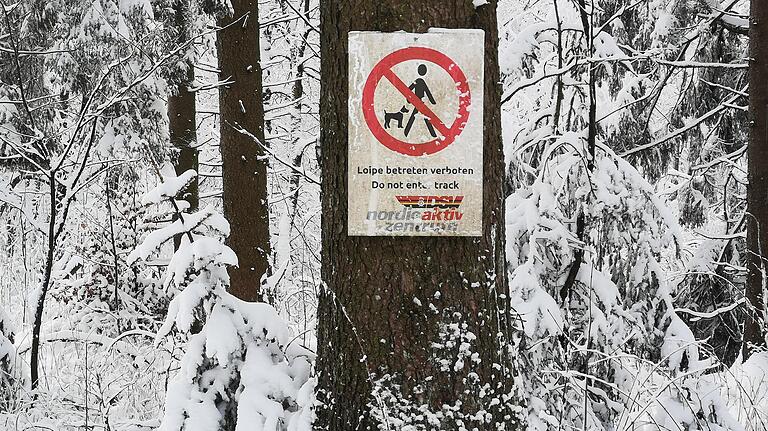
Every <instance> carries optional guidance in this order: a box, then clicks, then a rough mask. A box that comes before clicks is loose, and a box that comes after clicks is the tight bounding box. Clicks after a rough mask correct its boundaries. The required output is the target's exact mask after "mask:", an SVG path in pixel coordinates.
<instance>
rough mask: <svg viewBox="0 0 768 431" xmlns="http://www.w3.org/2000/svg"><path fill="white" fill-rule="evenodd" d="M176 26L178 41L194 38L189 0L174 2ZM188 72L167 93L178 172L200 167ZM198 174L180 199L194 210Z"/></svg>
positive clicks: (177, 241) (176, 242)
mask: <svg viewBox="0 0 768 431" xmlns="http://www.w3.org/2000/svg"><path fill="white" fill-rule="evenodd" d="M173 8H174V21H175V22H174V25H175V26H176V29H177V31H178V38H177V40H176V43H177V44H182V43H185V42H186V41H187V40H189V38H190V37H191V32H190V31H189V28H190V22H189V20H190V16H189V15H190V9H189V0H177V1H176V2H175V3H174V5H173ZM185 67H186V71H184V72H182V74H181V76H182V77H183V78H182V79H181V80H180V82H178V83H176V85H174V87H175V88H174V89H173V91H172V93H171V94H169V95H168V132H169V137H170V141H171V145H173V146H174V147H176V148H177V149H178V150H179V152H178V154H177V155H176V158H175V163H174V168H175V171H176V175H181V174H182V173H184V172H186V171H188V170H190V169H193V170H194V171H195V172H197V170H198V151H197V123H196V121H195V115H196V114H197V106H196V103H195V102H196V100H195V93H193V92H191V91H189V88H190V87H191V85H192V83H193V82H194V80H195V69H194V66H193V65H192V64H190V63H189V62H187V63H186V64H185ZM198 190H199V188H198V177H195V179H194V180H192V182H190V184H189V185H188V186H187V187H186V188H184V189H183V190H182V191H181V192H180V193H179V199H183V200H186V201H187V202H189V209H190V211H195V210H197V209H198V207H199V206H200V193H199V191H198ZM181 238H182V235H177V236H176V237H174V239H173V245H174V249H176V250H178V248H179V245H180V244H181Z"/></svg>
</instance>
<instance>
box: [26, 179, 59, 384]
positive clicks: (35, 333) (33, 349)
mask: <svg viewBox="0 0 768 431" xmlns="http://www.w3.org/2000/svg"><path fill="white" fill-rule="evenodd" d="M55 175H56V173H55V171H54V172H53V173H52V174H51V176H50V178H49V179H48V180H49V182H50V189H49V194H50V196H49V199H50V201H51V206H50V211H51V214H50V217H49V219H48V250H47V255H46V258H45V269H44V272H43V285H42V286H41V287H40V292H39V293H38V297H37V305H36V306H35V321H34V323H33V324H32V344H31V346H30V357H29V368H30V370H29V377H30V383H31V385H32V390H33V391H34V390H35V389H37V385H38V384H39V380H40V378H39V370H40V330H41V328H42V326H43V311H44V310H45V297H46V295H47V294H48V288H49V287H50V285H51V273H52V271H53V259H54V253H55V247H56V213H57V207H58V205H57V204H58V202H57V200H56V196H57V193H56V177H55Z"/></svg>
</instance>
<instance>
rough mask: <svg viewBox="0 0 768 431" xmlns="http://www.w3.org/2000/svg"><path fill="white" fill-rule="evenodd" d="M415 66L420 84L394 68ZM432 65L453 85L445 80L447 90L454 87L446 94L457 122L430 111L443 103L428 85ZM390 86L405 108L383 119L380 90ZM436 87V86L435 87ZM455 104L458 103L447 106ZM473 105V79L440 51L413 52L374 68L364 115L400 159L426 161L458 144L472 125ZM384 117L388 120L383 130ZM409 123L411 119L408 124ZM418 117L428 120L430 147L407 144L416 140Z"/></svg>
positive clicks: (394, 56)
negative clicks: (378, 97)
mask: <svg viewBox="0 0 768 431" xmlns="http://www.w3.org/2000/svg"><path fill="white" fill-rule="evenodd" d="M414 60H415V61H418V62H419V63H417V64H418V66H417V73H418V78H416V79H415V80H414V81H413V82H412V83H411V84H410V85H406V84H405V82H403V80H402V79H401V78H400V77H399V76H398V75H397V74H396V73H395V72H394V71H393V68H394V67H395V66H397V65H399V64H401V63H404V62H413V61H414ZM427 64H431V65H434V66H435V67H439V68H442V69H443V70H444V71H445V72H446V73H447V75H448V76H449V77H450V79H451V81H447V80H444V81H445V82H442V83H441V84H442V85H449V86H451V87H452V90H453V91H449V92H443V93H441V94H448V95H449V97H453V98H455V99H456V102H457V103H456V106H457V112H456V113H455V115H454V116H453V118H451V119H452V120H453V121H450V120H451V119H448V118H445V120H446V121H443V120H444V119H441V118H440V117H439V116H438V115H437V114H436V113H435V112H434V110H433V109H432V108H430V105H431V106H433V107H434V105H437V103H438V102H437V101H436V100H435V97H434V96H433V92H432V91H431V90H430V87H431V85H430V84H428V80H430V76H429V73H428V72H429V69H430V67H429V66H427ZM385 80H386V81H388V82H389V83H390V84H391V85H392V86H394V87H395V89H396V90H397V91H398V92H399V93H400V95H401V96H402V97H403V99H404V100H403V102H404V104H403V105H402V107H401V108H400V109H399V110H395V111H389V110H387V108H386V107H384V108H382V109H381V111H380V112H379V113H377V109H376V106H377V100H375V99H376V89H377V87H378V86H379V85H381V83H382V82H384V81H385ZM434 85H436V84H432V86H434ZM451 102H453V101H445V103H451ZM471 103H472V96H471V94H470V88H469V84H468V82H467V77H466V76H465V74H464V72H463V71H462V70H461V67H459V66H458V65H457V64H456V62H455V61H453V60H452V59H451V58H450V57H448V56H447V55H445V54H443V53H442V52H440V51H438V50H435V49H432V48H427V47H423V46H412V47H408V48H403V49H400V50H397V51H395V52H393V53H391V54H389V55H387V56H386V57H384V58H383V59H381V61H379V62H378V63H377V64H376V65H375V66H374V67H373V70H371V73H370V74H369V75H368V78H367V80H366V82H365V86H364V87H363V98H362V110H363V117H364V118H365V122H366V124H367V125H368V128H369V129H370V131H371V133H372V134H373V135H374V136H375V137H376V139H377V140H378V141H379V142H380V143H381V144H382V145H384V146H385V147H387V148H389V149H390V150H392V151H396V152H398V153H400V154H405V155H408V156H424V155H430V154H435V153H437V152H439V151H441V150H443V149H445V148H446V147H448V146H449V145H451V144H452V143H453V142H454V141H455V140H456V138H457V137H458V136H459V135H460V134H461V132H462V131H463V130H464V127H465V126H466V124H467V121H468V119H469V112H470V111H469V107H470V105H471ZM428 104H429V105H428ZM379 114H381V115H382V116H383V118H384V125H383V126H382V124H381V121H380V119H379ZM406 117H407V118H408V119H407V121H404V120H405V118H406ZM418 117H421V118H423V120H424V121H423V124H424V127H425V129H426V130H427V131H428V133H429V135H430V136H431V137H432V138H433V139H431V140H428V141H426V142H409V141H407V140H405V139H404V138H407V137H408V136H409V135H411V132H412V131H413V129H414V125H415V123H416V120H417V118H418ZM403 123H405V124H403ZM393 129H402V135H403V139H401V138H400V137H398V136H396V134H395V133H394V130H393Z"/></svg>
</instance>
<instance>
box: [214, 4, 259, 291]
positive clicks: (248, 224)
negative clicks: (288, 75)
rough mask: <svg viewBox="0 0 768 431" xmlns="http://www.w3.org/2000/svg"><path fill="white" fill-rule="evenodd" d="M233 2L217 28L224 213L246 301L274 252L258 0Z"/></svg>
mask: <svg viewBox="0 0 768 431" xmlns="http://www.w3.org/2000/svg"><path fill="white" fill-rule="evenodd" d="M231 3H232V8H233V11H234V12H233V15H232V16H229V17H226V18H223V19H220V20H219V25H220V26H221V27H226V28H225V29H223V30H221V31H219V32H218V40H217V50H218V57H219V69H220V71H221V72H220V75H219V77H220V79H221V80H222V81H226V82H228V84H227V85H224V86H222V87H219V112H220V114H221V117H220V121H221V124H220V130H221V160H222V175H223V185H224V190H223V191H224V215H225V216H226V218H227V220H229V223H230V226H231V234H230V236H229V246H230V247H231V248H232V250H234V251H235V253H237V258H238V261H239V266H238V267H237V268H230V271H229V275H230V291H231V292H232V293H233V294H234V295H235V296H237V297H238V298H240V299H243V300H245V301H257V300H259V295H260V292H259V286H260V282H261V279H262V277H263V276H264V275H265V274H267V272H268V270H269V255H270V252H271V247H270V238H269V207H268V205H267V160H266V158H265V154H266V153H265V151H264V150H263V148H262V145H266V143H265V142H264V106H263V99H262V83H261V66H260V64H259V18H258V2H257V1H256V0H232V2H231ZM239 128H242V129H245V130H247V131H248V132H249V133H251V134H252V135H253V136H255V137H256V139H258V140H259V142H258V143H257V142H254V140H253V139H252V138H251V137H249V136H246V135H244V134H242V133H240V132H238V129H239Z"/></svg>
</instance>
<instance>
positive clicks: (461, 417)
mask: <svg viewBox="0 0 768 431" xmlns="http://www.w3.org/2000/svg"><path fill="white" fill-rule="evenodd" d="M430 27H442V28H480V29H483V30H485V37H486V40H485V89H484V97H485V99H484V109H485V111H484V118H485V124H484V139H485V142H484V147H483V148H484V154H483V159H484V167H483V175H484V178H483V184H484V187H483V198H484V203H483V205H484V208H483V209H484V211H483V236H482V237H479V238H473V237H450V238H449V237H410V238H394V237H351V236H348V235H347V212H348V207H347V159H348V156H347V144H348V142H347V122H348V118H347V115H348V112H347V100H348V96H349V95H348V88H347V85H348V84H347V82H348V70H347V60H348V58H347V36H348V32H349V31H353V30H376V31H385V32H391V31H398V30H405V31H410V32H425V31H426V30H427V29H428V28H430ZM321 33H322V35H321V45H322V58H321V74H322V76H321V82H322V83H323V85H322V89H321V96H320V111H321V112H320V124H321V145H322V172H323V173H322V216H321V217H322V246H323V253H322V280H323V283H324V288H323V289H322V292H321V294H320V303H319V310H318V325H319V327H318V354H319V357H318V364H317V366H318V372H319V397H320V400H321V401H322V403H323V404H322V405H321V407H319V410H318V421H317V424H316V427H317V429H322V430H330V431H349V430H381V429H387V430H399V429H402V428H403V427H405V426H406V425H409V424H410V425H414V426H417V428H414V429H429V430H432V429H435V430H436V429H440V430H455V429H473V428H474V429H479V430H493V429H498V428H499V427H500V426H504V425H502V424H503V422H506V425H505V426H506V428H504V429H507V430H509V429H515V428H516V425H515V421H516V416H515V414H514V413H512V412H511V408H510V403H508V402H506V401H505V399H503V398H502V394H504V395H507V394H509V393H510V392H511V391H512V382H511V375H512V372H511V370H509V360H508V356H507V355H506V353H505V352H506V350H505V345H506V341H507V340H506V339H507V336H508V334H509V320H508V318H507V317H508V316H509V314H508V312H507V311H504V310H501V311H500V310H499V309H500V308H503V305H504V304H502V303H503V302H504V301H505V300H504V299H502V298H506V297H507V296H506V293H507V276H506V272H505V257H504V210H503V200H502V185H503V171H504V165H503V164H504V157H503V154H502V145H501V124H500V112H499V106H500V103H499V101H500V88H499V69H498V57H497V55H498V54H497V47H498V40H497V27H496V6H495V3H492V4H487V5H484V6H481V7H479V8H477V9H475V8H474V7H473V5H472V2H470V1H467V0H424V1H402V0H355V1H339V0H329V1H325V2H321ZM502 295H504V296H502ZM470 333H471V334H472V335H470ZM473 335H474V336H476V337H477V338H476V339H473V338H472V337H473ZM463 342H466V343H468V344H466V345H465V347H467V346H468V347H469V349H470V350H471V352H472V353H476V354H477V355H478V356H477V359H479V362H477V361H472V360H471V359H467V360H466V361H465V363H464V364H463V367H460V366H459V364H457V357H460V356H461V353H459V350H460V347H459V346H460V345H461V344H462V343H463ZM485 385H487V386H485ZM481 388H483V389H481ZM492 399H498V400H500V401H501V402H500V403H499V404H496V405H494V402H491V400H492ZM449 406H450V407H449ZM481 411H485V412H487V413H488V415H487V416H486V417H483V415H476V413H478V412H481ZM427 412H432V413H436V415H429V414H427ZM473 415H474V416H473ZM505 415H508V416H507V419H504V416H505ZM460 424H463V427H462V425H460Z"/></svg>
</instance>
